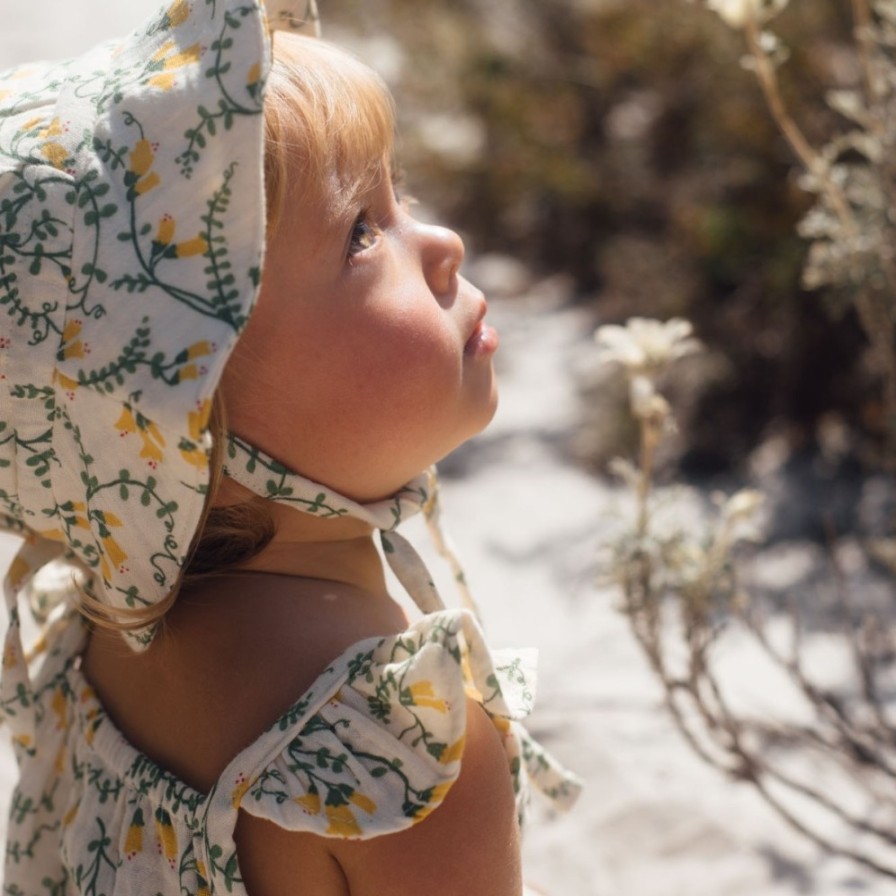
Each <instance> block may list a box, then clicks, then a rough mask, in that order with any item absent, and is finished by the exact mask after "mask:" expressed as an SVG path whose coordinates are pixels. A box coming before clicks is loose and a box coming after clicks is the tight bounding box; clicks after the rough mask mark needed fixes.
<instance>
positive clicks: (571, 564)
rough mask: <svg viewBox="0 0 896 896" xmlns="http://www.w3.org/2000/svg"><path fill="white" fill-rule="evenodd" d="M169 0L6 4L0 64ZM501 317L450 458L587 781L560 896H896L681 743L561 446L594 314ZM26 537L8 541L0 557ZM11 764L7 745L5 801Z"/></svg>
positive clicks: (530, 870) (762, 686)
mask: <svg viewBox="0 0 896 896" xmlns="http://www.w3.org/2000/svg"><path fill="white" fill-rule="evenodd" d="M155 6H156V3H155V0H129V2H128V3H127V4H115V3H107V2H102V3H101V2H99V0H77V2H72V0H69V2H64V3H63V2H58V0H56V2H47V0H44V2H41V3H39V4H38V3H32V4H25V3H22V2H21V0H0V22H3V27H2V28H0V68H2V67H5V65H7V64H14V63H16V62H20V61H27V60H29V59H33V58H35V57H38V56H44V57H53V56H58V55H60V54H66V55H67V54H70V53H73V52H77V51H80V50H81V49H84V48H86V47H87V46H89V44H90V43H91V42H93V40H95V39H99V38H102V37H106V36H111V35H114V34H117V33H120V32H122V31H124V30H126V29H127V28H129V27H130V26H131V25H133V24H135V23H136V22H137V21H139V19H140V17H141V16H142V14H143V13H144V12H146V11H147V10H152V9H154V8H155ZM47 23H52V28H48V27H47ZM491 317H492V319H493V320H494V321H495V322H496V323H497V324H498V326H499V329H500V330H501V333H502V340H503V341H502V349H501V351H500V353H499V366H500V372H501V379H502V403H501V407H500V409H499V412H498V415H497V417H496V419H495V421H494V423H493V425H492V426H491V427H490V429H489V430H488V431H487V432H486V433H485V434H484V435H483V436H481V437H479V438H478V439H477V440H475V441H474V442H473V443H472V444H471V445H470V446H468V447H466V448H465V449H463V450H462V451H461V452H460V453H459V454H458V455H457V456H456V457H455V458H452V459H449V461H448V462H447V463H446V464H445V465H444V471H445V483H444V503H445V507H446V513H447V516H448V521H449V525H450V528H451V530H452V533H453V535H454V539H455V541H456V543H457V545H458V547H459V549H460V552H461V554H462V555H463V557H464V558H465V561H466V565H467V568H468V571H469V577H470V579H471V582H472V585H473V587H474V590H475V592H476V594H477V595H478V598H479V601H480V603H481V605H482V610H483V615H484V618H485V622H486V626H487V629H488V632H489V634H490V638H491V640H492V642H493V643H494V644H495V646H505V645H536V646H538V647H539V648H540V651H541V666H540V668H541V680H540V695H539V704H538V708H537V709H536V712H535V714H534V716H533V717H532V720H531V721H532V728H533V730H534V732H535V733H536V735H537V736H538V737H539V738H540V739H541V740H542V741H543V742H545V743H547V744H548V745H550V747H551V748H552V749H553V751H554V752H555V753H556V755H558V756H559V757H561V758H562V759H563V760H564V761H565V762H566V763H567V764H568V765H569V766H570V767H572V768H574V769H575V770H576V771H577V772H578V773H579V774H580V775H581V776H582V777H583V778H584V779H585V782H586V792H585V795H584V797H583V799H582V800H581V801H580V803H579V805H578V806H577V807H576V808H575V809H574V810H573V811H572V812H571V813H569V814H568V815H566V816H564V817H559V818H558V817H553V816H552V815H551V813H550V812H548V811H546V810H545V809H544V808H538V807H537V806H536V811H535V813H534V819H533V822H532V824H531V826H530V829H529V831H528V834H527V839H526V844H525V856H526V867H527V877H528V878H529V880H530V881H531V882H532V883H536V884H538V885H539V886H541V887H542V888H544V889H545V890H546V891H547V892H549V893H552V894H556V896H561V894H565V896H619V894H623V896H738V894H751V896H756V894H764V896H784V894H817V896H841V894H849V893H852V894H876V896H888V894H896V886H891V885H889V884H884V883H882V882H881V881H880V880H878V879H874V878H873V877H872V876H870V875H868V874H866V873H864V872H862V871H860V870H857V869H856V868H855V867H853V866H851V865H849V864H847V863H846V862H844V861H841V860H837V859H833V858H830V857H827V856H825V855H823V854H821V853H819V852H818V851H817V850H815V849H814V848H812V847H810V846H808V845H806V844H805V843H803V841H801V840H800V839H799V838H798V837H797V836H796V835H794V834H792V833H791V832H790V831H789V829H787V828H786V827H785V826H784V825H783V823H781V822H780V821H778V819H777V818H776V817H775V816H774V815H773V814H772V813H771V811H770V810H768V809H767V808H766V806H765V805H764V804H763V803H762V802H761V801H760V800H759V799H758V797H756V796H755V795H754V794H753V793H752V792H751V791H750V790H748V789H747V788H745V787H742V786H737V785H733V784H730V783H728V782H726V781H725V780H724V779H723V778H721V777H720V776H719V775H718V774H716V773H715V772H713V771H712V770H710V769H708V768H707V767H705V766H704V765H702V764H701V763H700V761H699V760H698V759H696V758H695V757H694V756H693V755H692V754H691V753H690V752H689V750H688V748H687V747H686V746H685V745H684V743H683V741H682V740H681V738H680V737H679V735H678V734H677V733H676V731H675V729H674V728H673V726H672V724H671V723H670V721H669V720H668V719H667V717H666V716H665V714H664V713H663V711H662V709H661V706H660V693H659V689H658V687H657V685H656V684H655V682H654V681H653V679H652V678H651V676H650V673H649V672H648V670H647V668H646V666H645V663H644V661H643V659H642V657H641V656H640V654H639V652H638V648H637V646H636V645H635V643H634V641H633V639H632V637H631V635H630V633H629V631H628V629H627V624H626V622H625V620H624V619H623V618H622V617H621V616H620V615H619V614H618V613H617V612H616V611H615V609H614V606H613V605H614V596H613V593H612V591H611V590H608V589H605V588H600V587H598V585H597V584H596V578H597V570H596V561H595V557H596V555H597V549H598V543H599V540H600V537H601V533H603V532H604V531H605V530H606V527H607V525H608V523H609V521H610V519H611V517H612V512H613V510H612V509H613V507H614V502H615V497H614V495H613V493H612V492H611V491H610V490H609V489H608V487H607V486H606V485H605V484H603V483H602V482H601V481H599V480H597V479H594V478H592V477H590V476H588V475H586V474H585V473H583V472H581V471H579V470H578V469H576V468H575V467H574V466H572V465H571V464H570V463H569V462H568V461H567V460H566V459H565V458H564V456H563V452H562V450H561V446H562V443H563V440H564V437H565V436H566V435H567V434H568V433H569V431H570V430H571V429H572V428H574V427H575V425H576V421H577V419H578V408H577V405H576V399H575V390H574V388H573V379H572V378H573V368H574V366H575V363H576V362H577V360H578V359H580V358H581V356H582V353H583V352H587V351H590V348H589V334H590V330H591V329H592V326H593V325H592V322H591V321H590V319H589V318H588V317H587V315H586V314H584V313H583V312H582V311H581V310H578V309H575V308H567V307H564V306H562V305H559V306H558V305H556V304H555V303H554V302H552V301H551V300H550V299H537V298H536V299H533V300H531V301H529V302H523V303H517V304H515V305H513V304H510V303H503V302H493V303H492V312H491ZM461 474H462V475H461ZM11 546H12V542H11V541H10V540H9V539H0V566H3V565H5V563H6V562H8V558H9V556H10V550H11ZM726 664H727V669H728V672H729V675H730V677H731V678H733V679H734V680H741V681H749V682H751V683H752V684H753V686H754V689H758V690H759V691H761V692H775V693H776V694H777V696H778V699H779V700H785V699H786V696H782V693H783V692H780V693H779V683H777V682H775V681H774V680H773V678H767V677H765V674H766V673H765V672H763V671H762V670H761V667H760V665H759V664H758V661H757V660H756V657H755V656H754V655H753V654H751V653H750V651H749V650H748V649H746V648H744V649H740V648H739V647H738V646H737V645H736V644H735V645H733V646H732V648H731V651H730V655H729V656H728V658H727V659H726ZM760 673H761V674H760ZM12 777H13V770H12V767H11V761H10V758H9V753H8V749H7V748H6V747H5V745H4V752H3V754H2V756H0V791H2V794H3V796H4V797H6V796H7V795H8V792H9V786H10V782H11V780H12ZM4 815H5V813H4Z"/></svg>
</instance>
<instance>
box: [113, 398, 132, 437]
mask: <svg viewBox="0 0 896 896" xmlns="http://www.w3.org/2000/svg"><path fill="white" fill-rule="evenodd" d="M115 428H116V429H117V430H118V431H119V433H121V435H127V434H128V433H131V432H137V421H136V420H135V419H134V415H133V413H131V408H130V406H129V405H125V406H124V407H123V408H122V411H121V415H120V416H119V418H118V419H117V420H116V421H115Z"/></svg>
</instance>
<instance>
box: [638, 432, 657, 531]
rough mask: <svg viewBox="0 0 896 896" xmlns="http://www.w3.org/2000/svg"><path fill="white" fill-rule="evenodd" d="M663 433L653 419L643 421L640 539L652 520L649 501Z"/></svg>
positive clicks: (639, 496)
mask: <svg viewBox="0 0 896 896" xmlns="http://www.w3.org/2000/svg"><path fill="white" fill-rule="evenodd" d="M661 437H662V433H661V431H660V426H659V425H657V423H656V422H655V421H654V420H652V419H647V418H642V420H641V478H640V480H639V481H638V529H637V533H638V537H639V538H644V536H645V535H647V528H648V523H649V519H650V515H649V512H648V506H647V503H648V500H649V498H650V489H651V486H652V484H653V464H654V461H655V460H656V449H657V447H658V445H659V443H660V439H661Z"/></svg>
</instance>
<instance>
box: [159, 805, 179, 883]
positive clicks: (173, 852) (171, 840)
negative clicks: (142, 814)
mask: <svg viewBox="0 0 896 896" xmlns="http://www.w3.org/2000/svg"><path fill="white" fill-rule="evenodd" d="M156 833H157V834H158V835H159V848H160V851H161V853H162V855H163V856H165V858H166V859H168V864H169V865H171V867H172V868H173V867H174V865H175V862H176V861H177V834H176V833H175V831H174V825H173V824H172V823H171V816H170V815H169V814H168V813H167V812H166V811H165V810H164V809H162V808H161V807H160V808H158V809H156Z"/></svg>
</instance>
